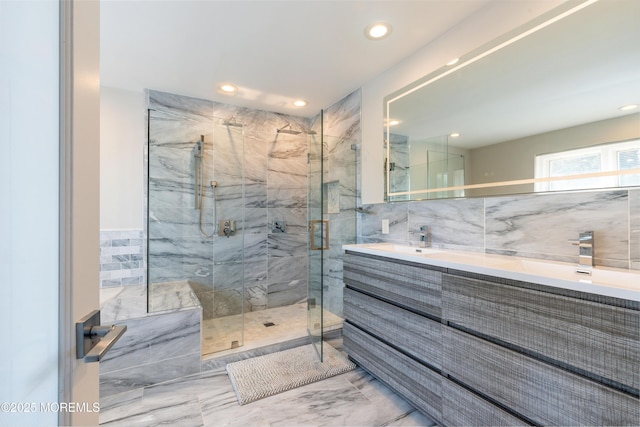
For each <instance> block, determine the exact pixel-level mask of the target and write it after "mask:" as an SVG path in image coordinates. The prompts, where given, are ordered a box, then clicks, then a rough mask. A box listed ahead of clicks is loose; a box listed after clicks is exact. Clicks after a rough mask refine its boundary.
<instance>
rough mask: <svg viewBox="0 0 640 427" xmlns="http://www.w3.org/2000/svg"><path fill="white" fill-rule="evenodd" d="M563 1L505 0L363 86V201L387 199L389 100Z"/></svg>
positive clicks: (374, 201)
mask: <svg viewBox="0 0 640 427" xmlns="http://www.w3.org/2000/svg"><path fill="white" fill-rule="evenodd" d="M563 2H564V1H563V0H522V1H509V0H499V1H495V2H492V3H490V4H489V5H488V6H486V7H484V8H482V9H481V10H480V11H478V12H477V13H475V14H474V15H472V16H471V17H469V18H468V19H466V20H465V21H463V22H462V23H460V24H459V25H457V26H456V27H454V28H452V29H451V30H450V31H448V32H447V33H445V34H443V35H442V36H441V37H440V38H439V39H437V40H435V41H434V42H432V43H430V44H428V45H426V46H425V47H424V48H422V49H421V50H419V51H418V52H416V53H415V54H413V55H412V56H410V57H409V58H407V59H406V60H405V61H402V62H401V63H399V64H398V65H396V66H394V67H393V68H391V69H389V70H388V71H386V72H385V73H383V74H381V75H380V76H378V77H376V78H375V79H373V80H372V81H370V82H368V83H367V84H365V85H364V86H363V87H362V151H361V154H362V203H363V204H370V203H382V202H383V201H384V174H383V165H384V152H383V139H384V127H383V118H384V111H383V99H384V97H385V96H386V95H388V94H390V93H392V92H394V91H396V90H399V89H400V88H402V87H403V86H405V85H407V84H409V83H411V82H413V81H415V80H417V79H419V78H420V77H422V76H424V75H426V74H429V73H431V72H433V71H435V70H437V69H438V68H440V67H441V66H442V65H444V64H445V63H447V62H449V61H450V60H451V59H453V58H456V57H460V56H462V55H464V54H465V53H467V52H470V51H472V50H474V49H476V48H478V47H480V46H482V45H483V44H485V43H488V42H490V41H491V40H493V39H495V38H497V37H499V36H501V35H503V34H504V33H506V32H508V31H511V30H513V29H515V28H517V27H519V26H520V25H523V24H525V23H527V22H528V21H530V20H532V19H534V18H536V17H538V16H540V15H541V14H543V13H545V12H548V11H549V10H550V9H552V8H554V7H556V6H558V5H560V4H561V3H563Z"/></svg>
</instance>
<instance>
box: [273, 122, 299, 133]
mask: <svg viewBox="0 0 640 427" xmlns="http://www.w3.org/2000/svg"><path fill="white" fill-rule="evenodd" d="M276 132H278V133H288V134H290V135H300V134H301V133H302V132H300V131H299V130H293V129H292V128H291V124H290V123H287V124H286V125H284V126H282V127H281V128H280V129H278V130H277V131H276Z"/></svg>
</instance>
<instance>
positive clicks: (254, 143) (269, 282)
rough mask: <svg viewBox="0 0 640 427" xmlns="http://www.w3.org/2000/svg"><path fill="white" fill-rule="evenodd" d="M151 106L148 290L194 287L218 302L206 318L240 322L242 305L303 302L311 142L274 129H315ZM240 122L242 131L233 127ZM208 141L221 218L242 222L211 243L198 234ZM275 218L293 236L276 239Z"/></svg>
mask: <svg viewBox="0 0 640 427" xmlns="http://www.w3.org/2000/svg"><path fill="white" fill-rule="evenodd" d="M147 102H148V107H149V108H150V109H152V110H155V111H152V112H151V117H152V119H153V118H154V117H155V120H152V127H151V129H150V136H151V137H150V139H151V140H154V141H155V142H154V143H153V144H155V145H153V144H152V146H151V147H150V149H151V153H152V154H151V156H150V158H151V160H150V164H149V167H150V170H151V172H150V176H151V179H150V183H149V195H150V197H149V203H150V209H149V211H150V221H149V235H150V237H151V238H150V273H149V276H150V277H149V282H150V283H156V282H168V281H175V280H187V281H189V283H190V284H191V285H192V287H193V288H194V290H196V293H198V294H199V297H201V299H202V300H204V301H206V302H207V303H208V302H209V301H211V305H209V304H206V305H207V306H208V307H204V306H203V313H205V318H206V313H207V310H209V311H211V313H210V314H211V316H214V317H217V316H224V315H229V314H235V313H237V312H239V311H240V309H241V308H242V305H243V304H244V310H245V311H254V310H262V309H266V308H272V307H280V306H285V305H290V304H294V303H298V302H300V301H305V300H306V297H307V253H306V248H307V151H308V150H307V137H308V136H307V134H306V133H304V132H303V133H301V134H299V135H290V134H278V133H276V129H278V128H280V127H282V126H284V125H286V124H287V123H290V124H291V126H292V127H293V128H294V129H297V130H308V129H309V126H310V122H309V120H308V119H305V118H300V117H295V116H289V115H283V114H278V113H271V112H266V111H260V110H252V109H247V108H242V107H236V106H231V105H226V104H220V103H215V102H211V101H206V100H201V99H196V98H190V97H185V96H180V95H174V94H169V93H165V92H159V91H153V90H150V91H148V101H147ZM232 117H233V118H234V119H235V121H236V122H239V123H243V124H244V125H245V126H244V128H239V127H233V126H225V125H224V123H223V122H224V120H226V119H230V118H232ZM154 124H156V125H157V126H155V127H154ZM200 135H204V136H205V147H206V148H205V169H204V172H205V173H204V182H205V184H206V183H208V182H209V181H211V180H216V181H217V182H218V187H217V188H216V189H215V192H216V194H215V197H216V208H217V209H216V213H217V219H218V220H221V219H231V220H235V221H236V224H237V232H236V235H235V236H232V237H230V238H226V237H220V236H217V235H215V236H213V237H212V238H206V237H203V236H202V235H201V234H200V231H199V226H198V221H199V218H198V215H199V212H198V211H196V210H195V209H194V208H193V205H194V203H195V201H194V194H193V187H194V185H193V161H194V160H193V159H194V158H193V152H192V150H193V147H194V146H195V143H196V141H197V140H198V139H199V138H200ZM156 149H159V150H160V151H158V154H160V155H159V156H158V157H155V151H156ZM154 170H157V171H159V172H158V173H154ZM204 203H205V208H206V207H207V206H209V207H210V206H212V204H213V199H212V192H211V191H210V188H207V194H206V197H205V202H204ZM209 209H210V208H209ZM204 212H205V218H204V220H203V228H204V229H205V231H206V232H207V233H211V232H212V231H213V228H214V224H213V223H212V211H211V210H205V211H204ZM206 214H209V216H208V217H207V215H206ZM274 220H284V221H285V222H286V225H287V227H286V231H287V232H286V233H273V232H272V227H271V224H272V222H273V221H274ZM153 253H155V254H156V255H152V254H153ZM158 254H159V255H158ZM243 281H244V293H243V292H242V289H243V288H242V282H243ZM214 289H215V291H214ZM214 301H215V302H214Z"/></svg>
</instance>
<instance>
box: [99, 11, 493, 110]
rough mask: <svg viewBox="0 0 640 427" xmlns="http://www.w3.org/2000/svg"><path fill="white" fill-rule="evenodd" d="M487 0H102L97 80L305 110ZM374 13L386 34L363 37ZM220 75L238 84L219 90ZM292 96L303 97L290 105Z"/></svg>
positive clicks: (326, 102) (352, 86) (325, 102)
mask: <svg viewBox="0 0 640 427" xmlns="http://www.w3.org/2000/svg"><path fill="white" fill-rule="evenodd" d="M488 2H489V1H488V0H455V1H453V0H422V1H417V0H413V1H404V0H393V1H391V0H387V1H350V0H333V1H331V0H324V1H314V0H289V1H269V0H263V1H242V0H235V1H215V0H209V1H183V0H181V1H158V0H155V1H153V0H145V1H116V0H106V1H102V2H101V18H100V21H101V23H100V35H101V52H100V57H101V84H102V85H103V86H108V87H115V88H121V89H126V90H131V91H142V90H143V89H145V88H149V89H156V90H162V91H167V92H172V93H177V94H181V95H186V96H193V97H198V98H204V99H210V100H214V101H219V102H223V103H229V104H234V105H239V106H244V107H250V108H257V109H263V110H268V111H275V112H281V113H288V114H294V115H299V116H305V117H310V116H313V115H315V114H317V112H318V111H319V110H320V109H321V108H325V107H328V106H330V105H331V104H333V103H334V102H336V101H337V100H339V99H341V98H342V97H344V96H346V95H347V94H349V93H351V92H352V91H354V90H356V89H357V88H359V87H361V86H362V85H363V84H365V83H366V82H367V81H369V80H371V79H372V78H374V77H375V76H377V75H379V74H380V73H382V72H383V71H385V70H387V69H389V68H390V67H392V66H393V65H395V64H397V63H398V62H400V61H401V60H402V59H404V58H406V57H408V56H409V55H411V54H412V53H413V52H415V51H416V50H418V49H419V48H420V47H422V46H424V45H426V44H428V43H429V42H430V41H432V40H434V39H436V38H437V37H438V36H440V35H442V34H444V33H445V32H446V31H447V30H448V29H450V28H451V27H453V26H455V25H456V24H458V23H460V22H461V21H463V20H464V19H465V18H467V17H468V16H470V15H471V14H473V13H474V12H476V11H477V10H478V9H480V8H481V7H483V6H484V5H485V4H487V3H488ZM374 21H386V22H388V23H390V24H391V25H392V27H393V31H392V33H391V35H390V36H389V37H388V38H386V39H384V40H379V41H371V40H368V39H367V38H365V36H364V29H365V27H366V26H367V25H369V24H371V23H372V22H374ZM223 82H231V83H234V84H235V85H237V86H238V87H239V92H238V93H237V94H236V95H234V96H229V95H225V94H222V93H219V92H218V90H217V86H218V85H219V84H220V83H223ZM298 98H303V99H306V100H307V101H309V105H308V106H307V107H303V108H296V107H293V106H292V101H293V100H295V99H298Z"/></svg>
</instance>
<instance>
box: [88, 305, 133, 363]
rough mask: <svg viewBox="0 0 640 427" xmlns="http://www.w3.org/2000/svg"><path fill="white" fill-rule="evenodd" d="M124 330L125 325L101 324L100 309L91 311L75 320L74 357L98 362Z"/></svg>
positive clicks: (125, 328)
mask: <svg viewBox="0 0 640 427" xmlns="http://www.w3.org/2000/svg"><path fill="white" fill-rule="evenodd" d="M126 330H127V326H126V325H121V326H116V325H108V326H107V325H101V324H100V310H94V311H92V312H91V313H89V314H88V315H86V316H85V317H83V318H82V319H80V320H79V321H78V322H76V358H77V359H84V361H85V362H86V363H90V362H99V361H100V360H102V359H103V358H104V355H105V354H106V353H107V352H108V351H109V350H110V349H111V347H113V345H114V344H115V343H116V342H117V341H118V340H119V339H120V337H122V335H124V333H125V331H126Z"/></svg>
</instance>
